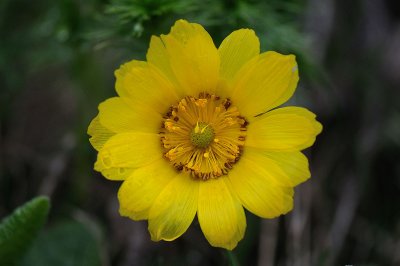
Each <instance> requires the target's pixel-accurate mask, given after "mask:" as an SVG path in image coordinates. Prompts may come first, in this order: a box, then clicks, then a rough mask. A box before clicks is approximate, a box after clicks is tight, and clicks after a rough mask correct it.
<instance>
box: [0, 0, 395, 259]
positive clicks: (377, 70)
mask: <svg viewBox="0 0 400 266" xmlns="http://www.w3.org/2000/svg"><path fill="white" fill-rule="evenodd" d="M397 2H398V1H396V0H383V1H382V0H365V1H362V0H355V1H345V0H337V1H334V0H308V1H306V0H297V1H296V0H290V1H279V0H270V1H250V0H248V1H245V0H242V1H233V0H231V1H228V0H220V1H210V0H205V1H202V2H200V1H194V0H189V1H184V0H175V1H171V0H158V1H156V0H143V1H135V0H130V1H128V0H115V1H104V0H88V1H78V0H59V1H54V0H36V1H29V0H2V1H1V2H0V217H4V216H6V215H8V214H9V213H11V212H12V210H13V209H14V208H15V207H17V206H19V205H21V204H22V203H24V202H25V201H27V200H29V199H30V198H32V197H34V196H36V195H48V196H50V198H51V202H52V209H51V213H50V218H49V221H48V222H47V225H46V227H45V229H44V230H43V232H42V234H41V236H40V237H39V240H38V241H36V242H35V243H36V244H34V246H33V248H32V250H31V251H29V252H28V254H27V255H25V256H26V257H25V259H24V261H25V263H26V265H45V262H43V261H41V257H40V256H43V253H45V254H47V255H48V254H50V253H51V252H53V255H54V254H56V255H54V257H55V260H54V261H53V262H52V263H53V264H51V263H50V264H49V265H67V264H65V261H66V260H68V259H70V257H71V254H72V253H73V252H75V251H74V250H73V248H72V247H74V248H75V249H80V250H81V251H82V250H86V252H85V254H86V255H87V254H89V253H90V256H92V257H98V258H99V259H98V260H97V259H94V260H93V261H95V263H94V265H95V264H96V263H100V264H101V265H118V266H127V265H225V264H228V259H227V256H226V253H225V252H224V251H223V250H221V249H214V248H211V247H210V246H209V244H208V243H207V242H206V240H205V239H204V237H203V235H202V233H201V231H200V229H199V226H198V223H197V221H194V223H193V225H192V226H191V227H190V229H189V231H188V232H187V233H185V234H184V235H183V236H182V237H181V238H179V239H178V240H176V241H174V242H171V243H169V242H160V243H153V242H151V241H150V237H149V234H148V232H147V228H146V227H147V224H146V222H133V221H130V220H129V219H127V218H122V217H120V216H119V214H118V201H117V190H118V187H119V185H120V184H119V183H118V182H112V181H108V180H106V179H104V178H103V177H102V176H101V175H100V174H99V173H97V172H94V170H93V163H94V161H95V158H96V153H95V151H94V150H93V149H92V148H91V146H90V144H89V142H88V136H87V135H86V130H87V127H88V124H89V122H90V121H91V119H92V118H93V117H94V116H95V115H96V113H97V106H98V104H99V103H100V102H101V101H103V100H105V99H106V98H109V97H112V96H114V95H115V94H116V93H115V91H114V81H115V80H114V74H113V72H114V70H115V69H117V68H118V67H119V65H120V64H121V63H123V62H126V61H129V60H131V59H134V58H135V59H144V58H145V53H146V49H147V47H148V43H149V39H150V36H151V35H159V34H161V33H164V34H165V33H168V32H169V28H170V27H171V26H172V25H173V23H174V21H175V20H176V19H178V18H185V19H188V20H190V21H192V22H199V23H201V24H202V25H204V26H205V28H206V29H207V30H208V31H209V32H210V34H211V36H212V37H213V39H214V41H215V44H216V45H217V46H218V45H219V44H220V42H221V41H222V40H223V38H224V37H225V36H227V35H228V34H229V33H230V32H231V31H233V30H235V29H238V28H245V27H248V28H253V29H254V30H255V31H256V33H257V35H258V36H259V37H260V40H261V46H262V50H263V51H266V50H276V51H279V52H281V53H294V54H296V56H297V59H298V62H299V69H300V79H301V80H300V84H299V87H298V89H297V92H296V94H295V96H294V98H293V99H292V100H291V103H293V104H296V105H300V106H305V107H307V108H309V109H310V110H312V111H313V112H314V113H316V114H317V116H318V120H319V121H321V123H322V124H323V125H324V130H323V132H322V134H321V135H320V136H318V138H317V141H316V143H315V145H314V146H313V147H312V148H310V149H308V150H307V151H306V154H307V156H308V157H309V159H310V167H311V172H312V178H311V179H310V180H309V181H307V182H306V183H304V184H302V185H300V186H299V187H297V188H296V194H295V208H294V210H293V211H292V212H291V213H290V214H288V215H286V216H284V217H281V218H279V219H274V220H261V219H259V218H257V217H255V216H253V215H251V214H250V213H247V214H246V215H247V222H248V227H247V232H246V236H245V239H244V240H243V241H241V242H240V243H239V245H238V247H237V248H236V249H235V251H234V252H235V254H236V256H237V258H238V260H239V262H240V264H241V265H257V264H258V265H345V264H353V265H400V220H399V214H400V7H399V4H398V3H397ZM61 243H62V244H61ZM60 245H61V246H62V245H64V246H62V248H61V249H60ZM88 246H90V247H91V248H89V249H88V248H87V247H88ZM81 247H82V248H81ZM57 248H58V249H57ZM85 248H86V249H85ZM53 249H54V250H55V251H54V250H53ZM43 250H45V251H43ZM57 250H58V251H57ZM59 250H63V251H64V253H65V254H64V253H62V252H61V253H60V251H59ZM57 252H59V253H57ZM68 252H72V253H68ZM40 254H42V255H40ZM47 255H46V256H47ZM63 256H64V257H63ZM57 258H58V259H59V262H55V261H57ZM96 261H97V262H96ZM99 261H100V262H99ZM63 263H64V264H63ZM70 265H74V264H73V263H72V264H70ZM75 265H77V264H75ZM84 265H93V264H90V263H89V262H87V263H86V264H84Z"/></svg>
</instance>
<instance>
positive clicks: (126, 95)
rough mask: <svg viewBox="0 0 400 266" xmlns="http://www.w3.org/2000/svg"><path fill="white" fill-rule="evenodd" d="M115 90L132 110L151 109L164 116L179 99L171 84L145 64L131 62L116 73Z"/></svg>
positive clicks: (154, 69)
mask: <svg viewBox="0 0 400 266" xmlns="http://www.w3.org/2000/svg"><path fill="white" fill-rule="evenodd" d="M115 76H116V79H117V80H116V84H115V87H116V90H117V92H118V94H119V95H120V96H121V97H122V99H123V100H126V101H128V102H129V103H131V104H132V106H133V107H134V108H139V109H146V108H151V109H152V111H153V112H158V113H160V114H162V115H164V114H165V113H166V112H167V111H168V108H169V107H170V106H171V104H173V103H175V102H176V101H177V100H178V99H179V97H178V96H177V93H176V91H175V88H174V86H173V84H172V83H171V82H170V81H169V80H168V79H167V78H166V77H165V76H164V75H163V74H161V72H160V71H159V70H157V69H156V68H154V67H152V66H151V65H149V64H148V63H147V62H142V61H137V60H132V61H130V62H128V63H125V64H123V65H122V66H121V67H120V68H119V69H118V70H117V71H115Z"/></svg>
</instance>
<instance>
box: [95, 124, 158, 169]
mask: <svg viewBox="0 0 400 266" xmlns="http://www.w3.org/2000/svg"><path fill="white" fill-rule="evenodd" d="M159 158H162V150H161V144H160V138H159V136H158V135H157V134H147V133H139V132H130V133H121V134H117V135H115V136H113V137H112V138H110V139H109V140H108V141H107V142H106V144H105V145H104V146H103V148H102V149H101V150H100V151H99V153H98V155H97V161H96V163H95V166H94V167H95V170H97V171H102V170H103V169H110V168H138V167H142V166H145V165H148V164H150V163H152V162H153V161H155V160H157V159H159Z"/></svg>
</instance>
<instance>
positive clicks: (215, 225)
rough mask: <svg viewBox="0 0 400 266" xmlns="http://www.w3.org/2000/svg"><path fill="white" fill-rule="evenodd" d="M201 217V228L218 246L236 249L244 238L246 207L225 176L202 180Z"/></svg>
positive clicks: (213, 244) (199, 215) (199, 214)
mask: <svg viewBox="0 0 400 266" xmlns="http://www.w3.org/2000/svg"><path fill="white" fill-rule="evenodd" d="M198 218H199V222H200V226H201V230H202V231H203V233H204V235H205V237H206V238H207V240H208V242H210V244H211V245H212V246H214V247H222V248H226V249H229V250H232V249H233V248H235V247H236V245H237V243H238V242H239V241H240V240H241V239H242V238H243V235H244V232H245V229H246V217H245V215H244V210H243V207H242V205H241V204H240V202H239V200H238V199H237V198H236V196H235V195H234V194H232V192H231V191H230V189H229V184H228V185H227V184H226V178H224V177H220V178H217V179H210V180H208V181H205V182H201V183H200V191H199V208H198Z"/></svg>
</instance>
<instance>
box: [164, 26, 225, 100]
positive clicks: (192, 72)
mask: <svg viewBox="0 0 400 266" xmlns="http://www.w3.org/2000/svg"><path fill="white" fill-rule="evenodd" d="M161 39H162V41H163V43H164V45H165V47H166V50H167V53H168V56H169V58H170V65H171V68H172V71H173V73H174V75H175V77H176V78H177V80H178V82H179V83H180V85H181V87H182V88H184V89H185V91H186V94H187V95H193V96H195V95H198V94H199V93H200V92H204V91H206V92H209V93H213V92H215V89H216V86H217V83H218V77H219V63H220V59H219V55H218V50H217V48H216V47H215V45H214V43H213V40H212V39H211V37H210V35H209V34H208V33H207V31H206V30H205V29H204V28H203V27H202V26H201V25H199V24H196V23H188V22H187V21H185V20H178V21H177V22H176V23H175V25H174V26H173V27H172V28H171V32H170V34H168V35H162V36H161Z"/></svg>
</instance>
